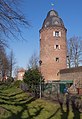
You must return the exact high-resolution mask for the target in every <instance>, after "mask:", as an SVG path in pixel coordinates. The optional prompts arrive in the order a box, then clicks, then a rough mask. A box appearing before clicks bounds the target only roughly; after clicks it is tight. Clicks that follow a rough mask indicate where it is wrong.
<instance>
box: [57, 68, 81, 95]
mask: <svg viewBox="0 0 82 119" xmlns="http://www.w3.org/2000/svg"><path fill="white" fill-rule="evenodd" d="M59 74H60V80H73V84H74V85H75V86H76V88H79V93H80V94H82V66H80V67H77V68H70V69H62V70H60V73H59Z"/></svg>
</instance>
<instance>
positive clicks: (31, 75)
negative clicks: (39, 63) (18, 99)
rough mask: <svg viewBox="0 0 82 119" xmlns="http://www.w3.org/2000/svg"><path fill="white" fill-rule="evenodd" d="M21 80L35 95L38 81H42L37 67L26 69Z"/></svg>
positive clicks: (37, 89) (37, 90)
mask: <svg viewBox="0 0 82 119" xmlns="http://www.w3.org/2000/svg"><path fill="white" fill-rule="evenodd" d="M23 80H24V82H25V83H26V84H27V85H28V89H29V91H30V92H32V93H34V94H35V95H37V94H38V92H39V85H40V81H41V82H44V80H43V77H42V74H41V73H40V72H39V70H38V69H37V68H36V69H29V70H28V71H26V72H25V74H24V78H23Z"/></svg>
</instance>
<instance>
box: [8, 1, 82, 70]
mask: <svg viewBox="0 0 82 119" xmlns="http://www.w3.org/2000/svg"><path fill="white" fill-rule="evenodd" d="M22 1H23V2H22V3H21V4H20V9H21V11H22V12H23V13H24V14H25V16H26V18H27V19H28V21H29V23H30V24H31V27H29V29H27V30H26V29H22V30H23V33H22V34H23V36H24V37H25V38H26V40H27V41H25V42H22V41H21V42H18V41H14V42H9V44H10V47H11V49H12V50H13V52H14V54H15V57H16V61H17V65H18V66H20V67H24V68H26V66H27V64H28V60H29V58H30V57H31V55H32V54H33V53H34V52H36V53H37V54H39V30H40V29H41V27H42V23H43V21H44V19H45V17H46V15H47V13H48V12H49V11H50V10H51V9H52V6H51V3H54V4H55V5H54V9H55V10H56V11H57V12H58V14H59V16H60V18H62V20H63V22H64V25H65V27H66V28H67V39H69V38H70V37H72V36H74V35H75V36H82V0H22Z"/></svg>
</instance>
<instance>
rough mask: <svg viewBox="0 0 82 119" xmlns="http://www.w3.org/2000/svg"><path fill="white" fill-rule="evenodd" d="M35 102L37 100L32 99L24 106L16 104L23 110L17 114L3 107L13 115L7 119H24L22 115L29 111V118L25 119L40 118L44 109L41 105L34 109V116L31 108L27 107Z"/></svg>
mask: <svg viewBox="0 0 82 119" xmlns="http://www.w3.org/2000/svg"><path fill="white" fill-rule="evenodd" d="M33 101H35V98H31V99H30V100H29V101H26V102H25V103H23V104H16V106H21V107H22V110H21V111H19V112H18V113H17V114H15V113H13V112H12V111H11V110H10V109H7V108H5V107H2V108H3V109H5V110H7V111H9V112H10V113H11V115H10V116H9V117H8V118H6V119H22V114H23V112H24V111H27V117H25V118H24V119H32V118H33V117H36V116H38V115H39V114H40V112H41V111H42V109H43V107H42V106H41V105H39V106H38V107H37V108H36V107H33V108H34V109H35V112H34V114H31V113H30V111H29V107H28V106H27V105H26V104H30V103H31V102H33ZM33 108H32V109H33Z"/></svg>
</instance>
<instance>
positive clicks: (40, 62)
mask: <svg viewBox="0 0 82 119" xmlns="http://www.w3.org/2000/svg"><path fill="white" fill-rule="evenodd" d="M41 64H42V61H41V60H40V61H39V65H40V72H41ZM41 97H42V88H41V77H40V98H41Z"/></svg>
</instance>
